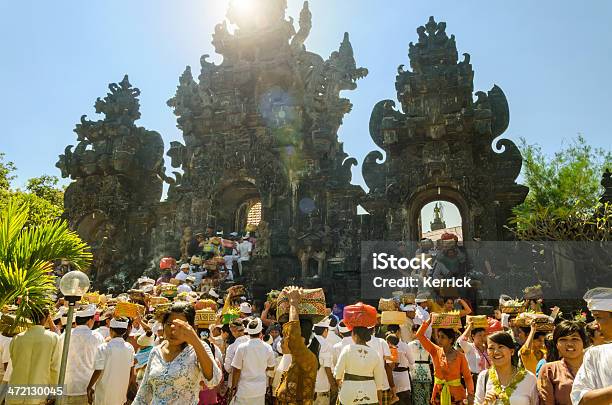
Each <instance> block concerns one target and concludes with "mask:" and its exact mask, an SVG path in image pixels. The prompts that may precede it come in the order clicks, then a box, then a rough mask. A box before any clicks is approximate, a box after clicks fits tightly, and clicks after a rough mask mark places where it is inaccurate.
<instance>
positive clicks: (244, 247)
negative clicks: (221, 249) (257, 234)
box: [238, 240, 253, 261]
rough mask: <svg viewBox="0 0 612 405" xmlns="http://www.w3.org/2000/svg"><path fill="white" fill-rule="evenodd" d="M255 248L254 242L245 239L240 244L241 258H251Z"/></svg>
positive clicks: (243, 259)
mask: <svg viewBox="0 0 612 405" xmlns="http://www.w3.org/2000/svg"><path fill="white" fill-rule="evenodd" d="M251 250H253V244H252V243H251V242H249V241H248V240H244V241H242V242H240V243H239V244H238V253H239V254H240V260H242V261H245V260H249V253H251Z"/></svg>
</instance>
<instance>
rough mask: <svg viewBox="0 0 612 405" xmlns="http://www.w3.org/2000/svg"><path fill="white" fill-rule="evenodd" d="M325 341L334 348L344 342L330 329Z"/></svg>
mask: <svg viewBox="0 0 612 405" xmlns="http://www.w3.org/2000/svg"><path fill="white" fill-rule="evenodd" d="M325 341H326V342H327V343H329V345H330V346H332V347H333V346H334V345H335V344H336V343H340V342H341V341H342V338H341V337H340V336H338V335H336V332H335V331H333V330H331V329H330V330H329V331H328V332H327V337H326V338H325Z"/></svg>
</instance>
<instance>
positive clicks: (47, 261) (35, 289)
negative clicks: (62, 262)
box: [0, 201, 92, 324]
mask: <svg viewBox="0 0 612 405" xmlns="http://www.w3.org/2000/svg"><path fill="white" fill-rule="evenodd" d="M27 218H28V208H27V206H26V204H23V205H19V204H17V203H16V202H15V201H9V203H8V204H7V205H6V206H5V207H4V209H3V210H2V211H1V212H0V307H2V306H3V305H6V304H17V306H18V309H17V312H16V318H17V321H16V322H17V323H18V324H23V322H24V319H25V318H28V317H31V316H32V315H33V314H35V313H37V312H40V311H41V310H42V309H43V308H44V307H45V306H48V305H50V304H52V300H51V295H52V294H54V293H55V292H56V286H55V281H56V278H55V276H53V274H52V271H53V261H55V260H59V259H62V258H66V259H68V260H70V261H71V262H72V263H74V265H75V266H76V267H78V268H80V269H83V270H87V267H88V266H89V265H90V264H91V260H92V254H91V252H90V251H89V247H88V246H87V244H86V243H84V242H83V241H82V240H81V239H80V238H79V236H78V235H77V234H76V233H75V232H73V231H71V230H70V229H69V228H68V224H67V223H66V222H65V221H51V222H45V223H43V224H39V225H35V226H25V224H26V221H27Z"/></svg>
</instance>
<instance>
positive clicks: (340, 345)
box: [332, 336, 355, 365]
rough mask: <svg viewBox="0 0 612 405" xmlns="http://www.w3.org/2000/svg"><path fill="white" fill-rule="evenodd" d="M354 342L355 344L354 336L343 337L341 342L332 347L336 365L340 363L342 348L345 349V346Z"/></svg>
mask: <svg viewBox="0 0 612 405" xmlns="http://www.w3.org/2000/svg"><path fill="white" fill-rule="evenodd" d="M352 344H355V342H354V341H353V338H352V337H350V336H349V337H344V338H342V340H341V341H340V343H336V344H335V345H334V346H333V347H332V353H333V361H334V365H336V364H338V359H339V358H340V353H341V352H342V349H344V346H348V345H352Z"/></svg>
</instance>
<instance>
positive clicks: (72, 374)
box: [0, 236, 612, 405]
mask: <svg viewBox="0 0 612 405" xmlns="http://www.w3.org/2000/svg"><path fill="white" fill-rule="evenodd" d="M198 237H199V236H198ZM201 244H202V241H198V242H197V247H198V248H199V247H201V246H202V245H201ZM194 246H195V245H194ZM228 246H229V245H228ZM245 250H248V249H246V248H245ZM198 253H202V252H196V254H195V255H193V256H196V257H197V254H198ZM238 256H240V255H238ZM212 258H214V255H213V256H212ZM206 260H210V259H206ZM160 269H161V270H162V276H161V277H160V278H159V279H157V280H153V279H150V278H147V277H142V278H140V279H139V280H138V281H137V283H136V284H135V285H134V286H133V287H134V288H133V289H131V290H129V291H127V292H126V293H122V294H118V295H117V296H113V295H102V294H98V293H90V294H86V296H84V297H82V299H81V301H80V302H78V303H77V308H76V311H75V314H76V316H75V318H74V320H73V324H72V325H71V331H70V341H69V350H68V354H67V358H66V368H65V379H64V386H63V387H62V392H61V394H62V395H61V401H62V403H63V404H99V405H102V404H108V405H115V404H116V405H123V404H126V403H132V404H203V405H212V404H221V405H224V404H234V405H241V404H245V405H246V404H248V405H257V404H261V405H263V404H279V405H282V404H306V405H308V404H316V405H328V404H342V405H349V404H359V405H362V404H393V403H396V404H400V405H403V404H412V405H424V404H428V403H431V404H440V405H450V404H459V403H468V404H488V405H493V404H512V405H523V404H525V405H526V404H537V403H543V404H574V405H576V404H581V405H590V404H611V403H612V343H609V342H612V289H611V288H604V287H600V288H595V289H592V290H589V291H588V292H587V293H586V294H585V296H584V300H585V301H586V305H587V307H588V310H589V311H588V312H585V313H583V314H579V316H575V315H576V314H571V316H570V314H562V313H561V312H560V310H559V308H557V307H555V308H552V310H550V312H549V311H548V310H547V309H545V305H543V300H542V298H539V299H535V300H531V301H530V300H512V299H510V298H509V297H501V298H500V303H499V307H498V308H497V309H495V311H494V312H492V313H488V314H477V313H474V310H473V308H474V305H473V303H471V302H469V301H468V300H467V299H462V298H458V297H444V298H442V299H434V298H432V297H431V296H428V295H425V294H415V295H413V294H409V293H406V294H403V295H395V296H394V297H393V298H389V299H381V301H380V303H379V305H378V309H377V308H374V307H373V306H370V305H366V304H363V303H356V304H354V305H347V306H344V307H343V309H342V310H339V307H335V308H333V309H332V308H329V307H328V308H325V309H324V310H323V311H321V310H314V311H313V310H312V308H310V306H309V303H310V302H311V301H312V299H311V297H310V296H308V297H307V290H303V289H301V288H298V287H293V286H291V287H285V288H284V289H282V290H281V291H272V292H271V293H270V294H268V296H267V297H266V299H265V301H263V299H262V301H263V304H260V302H262V301H260V302H258V301H257V300H255V301H254V300H253V299H251V297H250V292H249V291H248V289H247V288H245V287H244V286H242V285H233V286H231V287H230V288H228V289H227V290H226V291H223V290H222V289H220V288H219V287H217V286H210V285H207V283H205V282H204V283H203V282H200V283H199V286H198V287H195V281H196V280H195V277H194V276H193V273H194V270H197V269H198V264H197V263H196V264H195V265H194V264H191V263H185V264H183V265H180V266H179V265H178V264H177V262H176V260H174V259H172V258H164V259H162V260H161V263H160ZM215 287H216V288H215ZM308 291H311V290H308ZM322 294H323V293H322V292H321V295H319V296H318V297H319V299H321V297H322V296H323V295H322ZM281 297H283V298H281ZM282 300H284V305H285V307H284V309H283V310H281V305H282V304H281V302H282ZM323 303H324V298H323ZM309 308H310V309H309ZM15 309H16V307H14V306H8V307H6V308H3V309H2V312H3V315H2V321H1V322H0V331H1V332H2V334H0V363H2V364H0V380H1V381H2V385H0V405H1V404H2V403H3V401H5V403H6V404H7V405H10V404H23V403H26V404H30V403H36V404H38V403H48V401H52V400H53V395H50V396H49V398H47V397H45V398H41V397H33V396H27V395H19V393H16V392H15V389H16V388H17V387H24V386H32V385H41V386H56V385H57V383H58V379H59V374H60V365H61V364H60V362H61V357H62V348H63V345H64V340H65V339H66V327H67V322H68V319H67V312H68V311H67V302H64V300H63V299H62V298H58V299H57V300H56V304H55V306H54V307H52V308H48V309H44V310H42V311H38V312H34V313H33V314H32V316H31V319H29V322H30V324H29V325H28V326H26V327H16V326H15V323H14V321H15V314H14V311H15ZM591 318H592V320H591ZM587 320H590V321H591V322H589V323H587ZM55 399H60V398H59V397H57V398H55Z"/></svg>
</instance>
